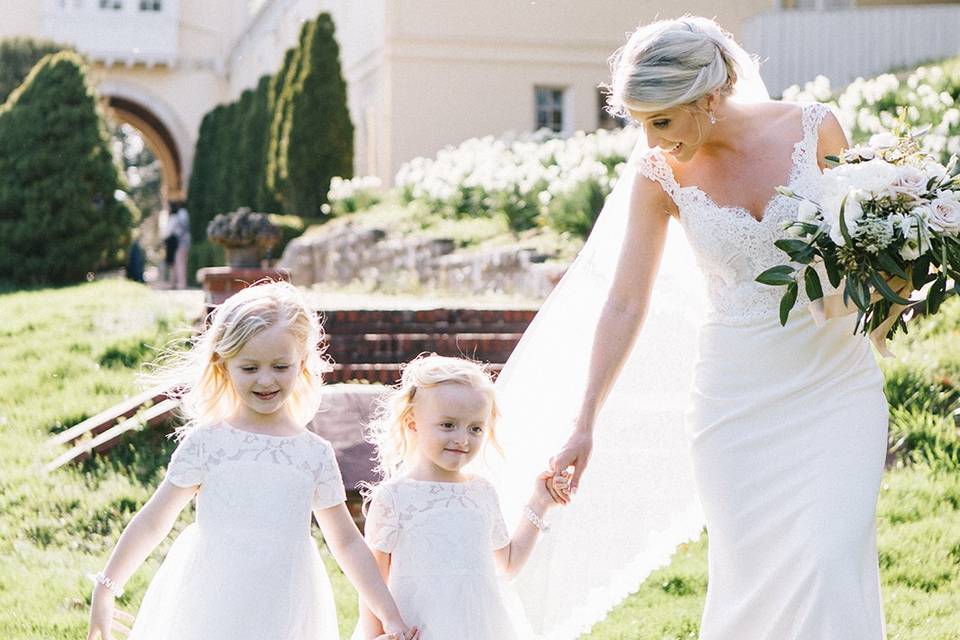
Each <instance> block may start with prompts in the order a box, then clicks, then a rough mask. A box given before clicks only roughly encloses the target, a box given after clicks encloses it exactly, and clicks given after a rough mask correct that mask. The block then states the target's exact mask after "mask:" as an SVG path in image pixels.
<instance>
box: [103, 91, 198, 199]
mask: <svg viewBox="0 0 960 640" xmlns="http://www.w3.org/2000/svg"><path fill="white" fill-rule="evenodd" d="M98 89H99V91H100V95H101V96H102V97H103V100H104V102H105V104H106V107H107V109H108V110H109V112H110V114H111V115H112V117H113V118H114V119H115V120H116V121H117V122H120V123H126V124H129V125H131V126H132V127H134V128H136V129H137V130H138V131H139V132H140V134H141V135H142V136H143V139H144V141H145V142H146V143H147V145H148V146H149V147H150V149H151V151H153V153H154V155H156V156H157V159H158V160H159V161H160V166H161V173H162V176H163V188H162V189H163V193H162V198H163V200H164V202H169V201H170V200H183V199H185V198H186V195H187V181H188V180H189V179H190V168H191V164H192V160H193V140H192V137H191V136H189V135H188V134H187V132H186V128H185V127H183V125H182V123H181V122H180V120H179V118H177V116H176V114H175V113H174V111H173V109H171V108H170V107H169V106H167V105H166V103H165V102H163V101H162V100H160V99H159V98H157V97H156V96H154V95H152V94H151V93H150V92H148V91H147V90H145V89H143V88H141V87H138V86H136V85H132V84H128V83H118V82H114V81H109V80H107V81H104V82H102V83H101V84H100V86H99V87H98Z"/></svg>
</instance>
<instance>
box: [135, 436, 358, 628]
mask: <svg viewBox="0 0 960 640" xmlns="http://www.w3.org/2000/svg"><path fill="white" fill-rule="evenodd" d="M167 479H168V480H169V481H170V482H172V483H173V484H175V485H177V486H181V487H189V486H194V485H200V491H199V493H198V495H197V518H196V522H194V523H193V524H191V525H190V526H188V527H187V528H186V529H185V530H184V531H183V533H181V534H180V536H179V537H178V538H177V540H176V541H175V542H174V544H173V546H172V547H171V548H170V552H169V553H168V554H167V557H166V559H165V560H164V562H163V565H162V566H161V567H160V569H159V570H158V571H157V574H156V575H155V576H154V578H153V581H152V582H151V583H150V587H149V588H148V589H147V593H146V595H145V596H144V598H143V603H142V604H141V606H140V611H139V613H138V615H137V619H136V623H135V624H134V627H133V632H132V633H131V634H130V640H267V639H269V640H336V639H337V638H339V635H338V631H337V614H336V609H335V608H334V601H333V593H332V590H331V588H330V582H329V580H328V579H327V575H326V572H325V571H324V568H323V564H322V563H321V560H320V556H319V553H318V552H317V547H316V543H315V541H314V539H313V538H312V537H311V535H310V519H311V510H312V509H314V508H316V509H323V508H326V507H330V506H334V505H336V504H339V503H340V502H343V501H344V499H345V495H344V489H343V482H342V481H341V479H340V470H339V468H338V467H337V462H336V458H335V456H334V452H333V448H332V447H331V446H330V443H329V442H327V441H326V440H324V439H323V438H320V437H319V436H317V435H315V434H313V433H310V432H304V433H302V434H300V435H296V436H268V435H261V434H254V433H250V432H247V431H241V430H239V429H236V428H234V427H232V426H230V425H228V424H225V423H224V424H220V425H217V426H203V427H197V428H195V429H194V430H193V431H191V432H190V433H189V434H188V435H187V437H186V438H185V439H184V440H183V441H182V442H181V443H180V445H179V447H178V448H177V450H176V451H175V452H174V454H173V457H172V459H171V460H170V466H169V467H168V469H167Z"/></svg>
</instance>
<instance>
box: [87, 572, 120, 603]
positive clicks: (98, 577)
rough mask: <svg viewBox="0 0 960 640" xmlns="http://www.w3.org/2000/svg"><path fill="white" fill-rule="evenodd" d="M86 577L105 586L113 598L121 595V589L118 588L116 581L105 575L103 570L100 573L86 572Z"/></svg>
mask: <svg viewBox="0 0 960 640" xmlns="http://www.w3.org/2000/svg"><path fill="white" fill-rule="evenodd" d="M87 577H88V578H90V579H91V580H93V582H94V584H102V585H103V586H105V587H106V588H107V591H109V592H110V593H112V594H113V597H114V598H122V597H123V589H121V588H120V585H118V584H117V583H116V582H114V581H113V580H111V579H110V578H108V577H107V574H105V573H104V572H103V571H101V572H100V573H88V574H87Z"/></svg>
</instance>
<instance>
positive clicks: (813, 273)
mask: <svg viewBox="0 0 960 640" xmlns="http://www.w3.org/2000/svg"><path fill="white" fill-rule="evenodd" d="M803 285H804V288H805V289H806V291H807V297H808V298H810V299H811V300H817V299H819V298H822V297H823V286H821V284H820V274H819V273H817V270H816V269H814V268H813V267H807V268H806V269H804V271H803Z"/></svg>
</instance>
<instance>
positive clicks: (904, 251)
mask: <svg viewBox="0 0 960 640" xmlns="http://www.w3.org/2000/svg"><path fill="white" fill-rule="evenodd" d="M898 253H899V254H900V257H901V258H903V259H904V260H916V259H917V258H919V257H920V247H918V246H917V243H916V241H911V240H908V241H907V242H905V243H904V244H903V246H902V247H900V251H899V252H898Z"/></svg>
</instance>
